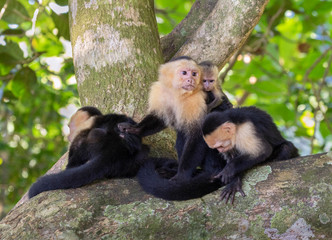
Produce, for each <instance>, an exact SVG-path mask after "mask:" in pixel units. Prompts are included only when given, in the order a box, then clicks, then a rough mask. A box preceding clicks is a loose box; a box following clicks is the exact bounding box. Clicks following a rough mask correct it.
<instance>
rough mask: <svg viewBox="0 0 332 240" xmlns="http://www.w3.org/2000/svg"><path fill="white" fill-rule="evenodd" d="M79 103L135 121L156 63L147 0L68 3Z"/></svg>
mask: <svg viewBox="0 0 332 240" xmlns="http://www.w3.org/2000/svg"><path fill="white" fill-rule="evenodd" d="M69 6H70V29H71V42H72V46H73V59H74V66H75V75H76V79H77V85H78V86H77V87H78V91H79V95H80V99H81V104H82V105H93V106H96V107H98V108H100V109H101V110H102V111H103V112H118V113H126V114H128V115H130V116H134V117H141V116H142V115H143V114H144V112H145V110H146V103H147V96H148V91H149V86H150V83H151V82H153V81H155V80H156V79H157V70H158V65H159V64H160V63H162V61H163V60H162V59H163V58H162V53H161V49H160V44H159V34H158V29H157V23H156V20H155V14H154V3H153V0H116V1H104V0H98V1H79V0H71V1H69Z"/></svg>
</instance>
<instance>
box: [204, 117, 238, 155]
mask: <svg viewBox="0 0 332 240" xmlns="http://www.w3.org/2000/svg"><path fill="white" fill-rule="evenodd" d="M235 133H236V126H235V124H234V123H230V122H225V123H223V124H221V125H220V126H219V127H217V128H216V129H215V130H214V131H213V132H211V133H209V134H206V135H204V140H205V142H206V144H207V145H208V146H209V148H212V149H217V150H218V151H219V152H220V153H224V152H227V151H229V150H231V149H232V148H233V147H234V142H235Z"/></svg>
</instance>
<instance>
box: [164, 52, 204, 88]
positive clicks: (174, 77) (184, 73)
mask: <svg viewBox="0 0 332 240" xmlns="http://www.w3.org/2000/svg"><path fill="white" fill-rule="evenodd" d="M159 81H161V82H162V83H163V84H165V85H166V86H167V87H168V88H172V89H175V90H181V92H183V91H184V92H192V91H194V90H196V89H201V70H200V68H199V66H198V65H197V63H196V62H195V61H194V60H192V59H190V58H189V57H188V58H178V59H175V60H172V61H170V62H168V63H165V64H163V65H161V66H160V68H159Z"/></svg>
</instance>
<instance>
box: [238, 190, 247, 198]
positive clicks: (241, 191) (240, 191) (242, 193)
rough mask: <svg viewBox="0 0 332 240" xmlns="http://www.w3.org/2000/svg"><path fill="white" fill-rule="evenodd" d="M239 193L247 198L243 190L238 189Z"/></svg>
mask: <svg viewBox="0 0 332 240" xmlns="http://www.w3.org/2000/svg"><path fill="white" fill-rule="evenodd" d="M238 192H239V193H241V195H242V197H245V196H246V194H245V193H244V192H243V190H242V189H238Z"/></svg>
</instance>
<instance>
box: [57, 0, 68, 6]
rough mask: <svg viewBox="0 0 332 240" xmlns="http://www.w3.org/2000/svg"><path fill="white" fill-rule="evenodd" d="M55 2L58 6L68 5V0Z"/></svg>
mask: <svg viewBox="0 0 332 240" xmlns="http://www.w3.org/2000/svg"><path fill="white" fill-rule="evenodd" d="M55 3H56V4H58V5H60V6H67V5H68V0H55Z"/></svg>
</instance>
